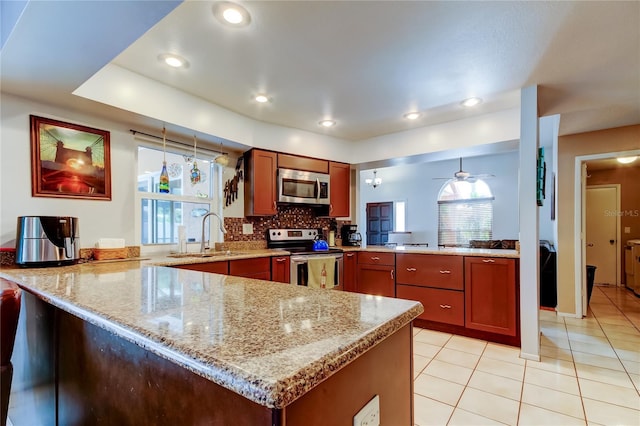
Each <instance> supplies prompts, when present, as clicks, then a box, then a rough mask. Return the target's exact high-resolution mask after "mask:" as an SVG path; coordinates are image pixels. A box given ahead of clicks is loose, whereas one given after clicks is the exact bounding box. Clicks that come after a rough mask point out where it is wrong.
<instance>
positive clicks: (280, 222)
mask: <svg viewBox="0 0 640 426" xmlns="http://www.w3.org/2000/svg"><path fill="white" fill-rule="evenodd" d="M331 221H332V219H331V218H328V217H317V216H316V212H315V210H314V208H313V207H306V206H288V205H282V206H278V214H277V215H275V216H250V217H226V218H225V219H224V226H225V228H226V229H227V233H226V234H225V236H224V241H225V242H238V241H266V238H267V237H266V233H267V229H270V228H319V229H322V230H323V232H324V233H325V235H327V234H328V232H329V226H330V224H331ZM245 223H250V224H252V225H253V234H249V235H244V234H243V233H242V225H243V224H245ZM336 223H337V227H338V231H339V230H340V227H341V226H342V225H343V224H345V223H351V222H350V221H336ZM339 238H340V235H339V232H338V233H336V239H339ZM337 243H338V244H339V242H337Z"/></svg>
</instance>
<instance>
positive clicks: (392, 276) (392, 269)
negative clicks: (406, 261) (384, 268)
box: [391, 269, 394, 279]
mask: <svg viewBox="0 0 640 426" xmlns="http://www.w3.org/2000/svg"><path fill="white" fill-rule="evenodd" d="M391 279H394V278H393V269H392V270H391Z"/></svg>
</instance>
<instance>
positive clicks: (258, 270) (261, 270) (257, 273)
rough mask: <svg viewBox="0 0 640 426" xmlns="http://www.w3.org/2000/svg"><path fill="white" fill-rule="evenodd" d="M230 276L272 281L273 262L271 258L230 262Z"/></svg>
mask: <svg viewBox="0 0 640 426" xmlns="http://www.w3.org/2000/svg"><path fill="white" fill-rule="evenodd" d="M229 275H232V276H234V277H244V278H255V279H259V280H270V279H271V261H270V258H269V257H258V258H253V259H238V260H230V261H229Z"/></svg>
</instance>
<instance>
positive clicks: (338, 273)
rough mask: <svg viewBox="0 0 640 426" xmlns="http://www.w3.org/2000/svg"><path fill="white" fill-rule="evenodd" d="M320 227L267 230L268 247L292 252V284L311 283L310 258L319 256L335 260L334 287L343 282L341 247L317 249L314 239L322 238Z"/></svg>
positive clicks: (305, 284) (306, 284)
mask: <svg viewBox="0 0 640 426" xmlns="http://www.w3.org/2000/svg"><path fill="white" fill-rule="evenodd" d="M321 235H322V234H321V232H320V231H319V230H318V229H269V230H267V247H268V248H278V249H282V250H286V251H289V252H291V260H290V266H291V284H296V285H304V286H308V285H309V267H308V262H309V259H311V258H313V257H317V256H323V257H325V258H326V257H331V258H333V262H335V268H334V279H333V281H334V287H338V286H340V285H341V284H342V257H343V252H342V250H341V249H337V248H329V249H328V250H320V251H315V250H314V249H313V246H314V244H313V243H314V241H315V240H316V239H317V238H320V236H321Z"/></svg>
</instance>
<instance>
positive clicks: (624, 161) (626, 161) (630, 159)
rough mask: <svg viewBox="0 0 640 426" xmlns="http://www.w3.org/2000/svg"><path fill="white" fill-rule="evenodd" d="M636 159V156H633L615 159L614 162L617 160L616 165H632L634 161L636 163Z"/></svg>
mask: <svg viewBox="0 0 640 426" xmlns="http://www.w3.org/2000/svg"><path fill="white" fill-rule="evenodd" d="M637 158H638V156H637V155H633V156H631V157H618V158H616V160H618V163H622V164H629V163H633V162H634V161H636V159H637Z"/></svg>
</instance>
